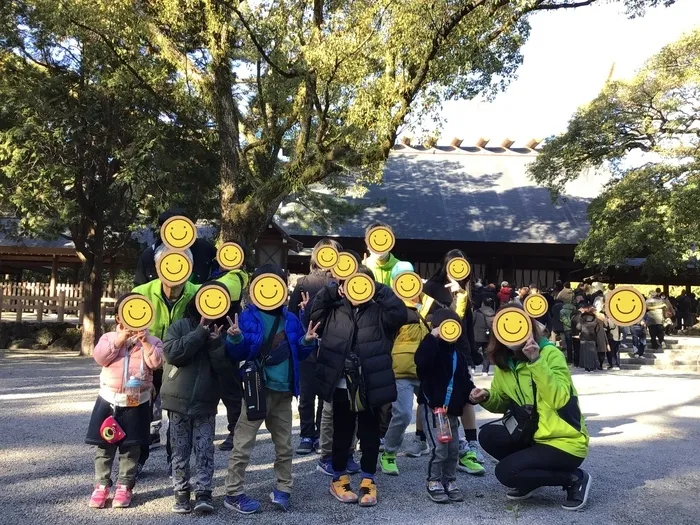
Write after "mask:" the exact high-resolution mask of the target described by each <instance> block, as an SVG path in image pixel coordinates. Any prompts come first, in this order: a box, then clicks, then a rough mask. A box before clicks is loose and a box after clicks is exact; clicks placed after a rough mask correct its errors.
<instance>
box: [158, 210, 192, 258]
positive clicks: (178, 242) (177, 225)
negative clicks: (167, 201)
mask: <svg viewBox="0 0 700 525" xmlns="http://www.w3.org/2000/svg"><path fill="white" fill-rule="evenodd" d="M160 238H161V239H162V240H163V244H165V245H166V246H167V247H168V248H172V249H173V250H186V249H187V248H189V247H190V246H192V245H193V244H194V241H196V240H197V228H195V226H194V223H193V222H192V221H191V220H189V219H188V218H187V217H185V216H183V215H177V216H175V217H170V218H169V219H168V220H167V221H165V222H164V223H163V226H161V227H160Z"/></svg>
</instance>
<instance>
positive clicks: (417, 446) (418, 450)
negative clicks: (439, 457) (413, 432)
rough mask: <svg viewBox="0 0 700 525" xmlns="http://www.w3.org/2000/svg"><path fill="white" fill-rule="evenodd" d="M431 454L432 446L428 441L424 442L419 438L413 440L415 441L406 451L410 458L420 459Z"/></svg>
mask: <svg viewBox="0 0 700 525" xmlns="http://www.w3.org/2000/svg"><path fill="white" fill-rule="evenodd" d="M427 454H430V446H428V442H427V441H422V440H421V439H420V438H419V437H417V436H416V437H415V438H413V441H412V442H411V444H410V445H408V448H407V449H406V455H407V456H408V457H409V458H419V457H421V456H425V455H427Z"/></svg>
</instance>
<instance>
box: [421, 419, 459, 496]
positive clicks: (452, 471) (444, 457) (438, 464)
mask: <svg viewBox="0 0 700 525" xmlns="http://www.w3.org/2000/svg"><path fill="white" fill-rule="evenodd" d="M422 408H423V414H422V415H421V417H422V418H423V429H424V431H425V434H426V436H427V437H428V441H429V442H430V443H431V445H432V447H431V448H432V450H431V452H430V461H429V462H428V481H440V482H441V483H442V484H443V485H445V484H447V483H449V482H450V481H455V480H456V479H457V462H458V461H459V420H458V419H457V418H456V417H455V416H450V415H449V414H448V416H447V418H448V420H449V422H450V430H452V441H450V442H449V443H440V442H439V441H438V440H437V436H436V434H437V432H436V429H435V416H434V415H433V411H432V409H431V408H430V407H429V406H428V405H423V406H422Z"/></svg>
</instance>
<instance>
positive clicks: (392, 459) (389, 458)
mask: <svg viewBox="0 0 700 525" xmlns="http://www.w3.org/2000/svg"><path fill="white" fill-rule="evenodd" d="M379 465H380V467H381V469H382V472H384V474H386V475H387V476H398V475H399V467H397V466H396V454H395V453H394V454H392V453H391V452H382V455H381V456H379Z"/></svg>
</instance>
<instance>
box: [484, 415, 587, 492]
mask: <svg viewBox="0 0 700 525" xmlns="http://www.w3.org/2000/svg"><path fill="white" fill-rule="evenodd" d="M479 443H480V444H481V448H483V449H484V451H485V452H486V453H487V454H489V455H490V456H493V457H494V458H496V459H497V460H498V465H496V478H497V479H498V481H500V482H501V484H502V485H505V486H506V487H509V488H514V489H515V488H517V489H520V490H523V491H526V492H529V491H532V490H535V489H536V488H539V487H563V488H567V487H570V486H571V484H572V483H573V482H574V481H576V480H577V479H578V478H579V476H580V473H579V468H578V467H579V466H580V465H581V463H583V458H579V457H576V456H573V455H571V454H568V453H567V452H564V451H563V450H560V449H558V448H555V447H551V446H549V445H540V444H534V445H531V446H529V447H525V448H523V447H520V446H517V445H514V444H513V442H512V440H511V437H510V434H508V431H507V430H506V429H505V428H504V427H503V426H502V425H499V424H493V425H485V426H482V427H481V432H479Z"/></svg>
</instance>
